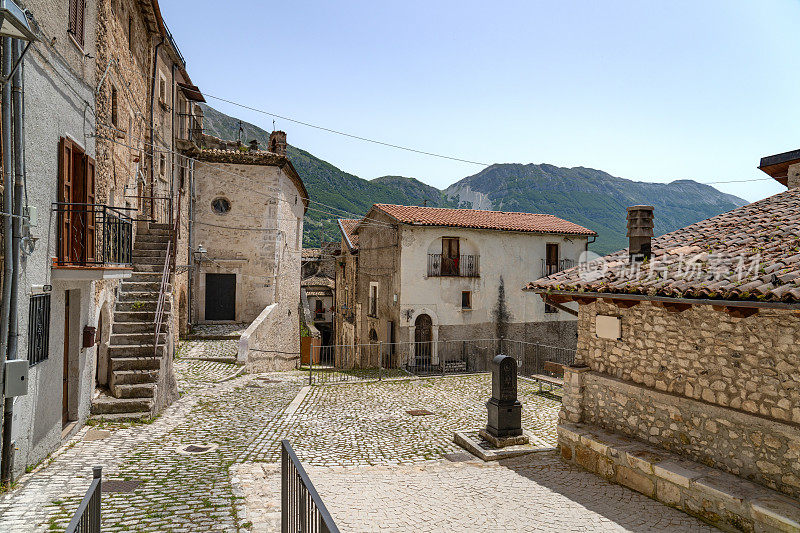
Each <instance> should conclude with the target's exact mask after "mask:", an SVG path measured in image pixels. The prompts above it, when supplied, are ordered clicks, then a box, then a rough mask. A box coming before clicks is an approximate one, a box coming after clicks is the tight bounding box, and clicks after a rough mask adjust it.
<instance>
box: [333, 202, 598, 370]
mask: <svg viewBox="0 0 800 533" xmlns="http://www.w3.org/2000/svg"><path fill="white" fill-rule="evenodd" d="M340 227H341V228H342V232H343V240H350V239H351V234H354V235H357V237H358V245H357V246H358V248H357V260H356V261H355V262H354V264H355V265H356V267H355V284H354V288H349V290H350V293H347V292H346V291H347V290H348V289H347V288H345V289H344V290H345V294H342V296H343V297H344V300H337V302H336V305H337V308H340V309H341V310H342V311H344V310H345V309H346V310H347V311H349V309H350V307H352V308H353V311H354V321H353V322H348V321H347V320H345V321H343V322H340V323H338V324H337V327H339V328H341V332H340V333H339V334H338V337H339V338H341V339H346V338H348V337H349V331H350V330H352V331H353V332H354V338H353V341H354V344H356V345H364V344H376V343H384V344H385V345H386V346H387V348H386V351H388V353H387V354H384V355H386V356H387V358H386V361H385V364H387V365H389V366H394V365H401V366H402V365H409V366H418V365H434V366H436V365H440V364H441V362H440V359H443V360H444V359H447V360H448V362H449V360H450V355H445V354H444V353H441V354H440V353H439V352H440V350H443V348H442V347H443V346H452V347H453V350H456V349H457V348H459V347H460V344H458V343H457V342H456V341H470V340H474V339H493V338H498V337H503V338H512V339H513V338H516V339H524V340H529V341H534V342H541V343H546V344H550V345H555V346H570V345H573V346H574V343H575V339H576V321H575V319H574V317H573V316H572V315H570V314H568V313H564V312H562V311H559V310H558V309H556V308H553V307H547V308H545V305H544V304H543V303H542V302H541V301H539V300H538V299H536V300H533V299H531V298H527V297H526V295H525V294H524V293H522V292H521V291H520V290H519V287H521V286H522V285H523V283H524V282H523V280H526V279H527V278H530V277H531V276H532V275H533V276H535V277H538V276H540V275H541V274H542V273H546V272H554V271H556V270H560V269H563V268H565V267H566V266H568V265H571V264H573V263H574V262H576V261H577V260H578V257H579V256H580V254H581V253H583V252H585V251H586V248H587V243H588V240H589V238H590V237H593V236H594V235H595V233H594V232H593V231H591V230H588V229H586V228H583V227H581V226H578V225H577V224H573V223H571V222H568V221H566V220H562V219H560V218H558V217H555V216H552V215H538V214H530V213H507V212H500V211H479V210H472V209H443V208H430V207H409V206H398V205H386V204H376V205H374V206H373V207H372V209H371V210H370V211H369V212H368V213H367V215H366V216H365V217H364V218H363V219H362V220H360V221H359V222H358V223H357V224H356V225H355V227H354V228H352V224H351V223H350V222H347V221H341V222H340ZM350 228H352V229H350ZM345 244H346V243H345ZM351 244H352V242H351ZM345 247H349V246H345V245H343V253H344V249H345ZM351 249H352V248H351ZM344 262H345V265H344V266H343V269H342V276H347V275H348V273H347V272H348V268H347V267H348V266H347V264H346V262H347V258H346V257H345V259H344ZM349 275H350V276H352V275H353V274H352V273H350V274H349ZM338 279H339V274H338V273H337V281H338ZM347 285H348V284H347V283H345V287H347ZM501 287H508V288H509V289H510V290H507V291H505V299H504V303H505V306H506V308H507V309H508V310H510V316H507V317H506V318H505V319H504V320H502V321H501V322H502V328H503V329H502V331H500V330H498V320H496V317H495V309H496V308H497V305H498V299H499V293H500V291H501ZM511 288H514V289H513V290H511ZM340 292H341V291H340V290H339V289H338V288H337V296H339V294H340ZM351 302H352V303H351ZM348 324H349V325H348ZM448 343H449V344H448ZM404 347H409V348H410V350H409V351H408V353H405V352H404V353H400V352H397V351H396V350H395V348H396V349H399V350H401V351H402V349H403V348H404ZM362 352H363V353H362ZM367 354H368V355H367ZM440 355H441V358H440ZM347 357H348V358H351V360H348V361H346V362H344V364H354V365H361V366H377V365H378V364H379V361H377V359H375V357H377V352H376V351H375V350H373V349H369V350H366V351H365V350H362V351H361V352H358V353H355V352H352V351H348V353H347ZM373 359H375V360H373Z"/></svg>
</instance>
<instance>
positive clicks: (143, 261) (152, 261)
mask: <svg viewBox="0 0 800 533" xmlns="http://www.w3.org/2000/svg"><path fill="white" fill-rule="evenodd" d="M166 261H167V258H166V256H164V255H162V256H161V257H156V256H144V257H143V256H139V257H137V256H136V254H134V255H133V268H134V269H135V270H141V268H140V267H142V266H147V267H149V266H150V265H158V266H160V267H161V268H162V270H163V268H164V263H166Z"/></svg>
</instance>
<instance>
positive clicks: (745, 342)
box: [561, 300, 800, 497]
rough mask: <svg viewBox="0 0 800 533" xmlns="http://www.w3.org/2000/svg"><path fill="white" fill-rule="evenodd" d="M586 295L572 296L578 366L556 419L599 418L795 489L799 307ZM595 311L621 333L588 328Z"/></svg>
mask: <svg viewBox="0 0 800 533" xmlns="http://www.w3.org/2000/svg"><path fill="white" fill-rule="evenodd" d="M594 302H595V303H590V304H582V305H581V306H580V316H579V322H578V324H579V325H578V329H579V340H578V352H577V357H576V359H577V361H576V363H577V364H578V365H581V364H583V365H586V366H584V367H583V368H573V369H571V370H570V371H569V372H568V373H567V376H566V378H565V379H566V384H565V391H564V401H563V409H562V413H561V419H562V421H563V422H569V423H581V422H582V423H587V424H591V425H594V426H598V427H602V428H606V429H609V430H612V431H614V432H617V433H619V434H622V435H626V436H629V437H633V438H635V439H638V440H640V441H644V442H647V443H650V444H652V445H655V446H657V447H658V448H660V449H664V450H669V451H671V452H674V453H676V454H679V455H681V456H683V457H686V458H688V459H691V460H693V461H697V462H699V463H702V464H704V465H707V466H709V467H713V468H717V469H721V470H724V471H726V472H729V473H731V474H735V475H738V476H741V477H743V478H746V479H748V480H751V481H754V482H757V483H759V484H761V485H763V486H766V487H770V488H772V489H775V490H777V491H780V492H783V493H784V494H787V495H790V496H793V497H798V496H800V427H799V426H798V422H800V410H798V409H797V405H798V399H800V396H798V395H799V394H800V364H799V362H798V359H797V354H796V349H795V346H796V342H797V332H798V331H800V329H798V320H800V317H798V316H796V315H795V314H794V313H793V312H791V311H783V310H766V309H762V310H761V311H760V312H759V313H758V314H756V315H753V316H750V317H748V318H735V317H732V316H731V315H729V314H728V313H725V312H724V311H717V310H715V309H714V308H713V307H711V306H706V305H696V306H693V307H691V308H690V309H687V310H685V311H683V312H671V311H669V310H667V309H664V308H663V307H660V306H657V305H655V304H654V303H652V302H641V303H639V304H637V305H635V306H633V307H630V308H623V307H618V306H616V305H614V304H613V303H609V302H607V301H602V300H600V301H598V300H595V301H594ZM598 315H606V316H616V317H620V319H621V325H622V334H621V338H620V339H618V340H614V339H606V338H599V337H598V336H597V335H595V321H596V317H597V316H598Z"/></svg>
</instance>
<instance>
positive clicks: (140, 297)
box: [117, 291, 158, 302]
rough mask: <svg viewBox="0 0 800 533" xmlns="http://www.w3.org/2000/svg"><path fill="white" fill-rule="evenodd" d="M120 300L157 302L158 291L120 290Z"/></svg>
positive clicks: (118, 299)
mask: <svg viewBox="0 0 800 533" xmlns="http://www.w3.org/2000/svg"><path fill="white" fill-rule="evenodd" d="M117 301H119V302H150V301H152V302H157V301H158V291H120V293H119V298H117Z"/></svg>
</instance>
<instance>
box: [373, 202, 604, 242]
mask: <svg viewBox="0 0 800 533" xmlns="http://www.w3.org/2000/svg"><path fill="white" fill-rule="evenodd" d="M373 209H379V210H380V211H383V212H384V213H386V214H387V215H389V216H391V217H393V218H395V219H397V221H398V222H402V223H403V224H411V225H413V226H447V227H454V228H475V229H491V230H501V231H526V232H532V233H557V234H566V235H586V236H592V235H597V233H595V232H594V231H592V230H590V229H586V228H584V227H583V226H579V225H578V224H574V223H572V222H569V221H567V220H564V219H562V218H558V217H557V216H555V215H546V214H537V213H515V212H508V211H483V210H480V209H448V208H442V207H416V206H407V205H391V204H375V205H374V206H373Z"/></svg>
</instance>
